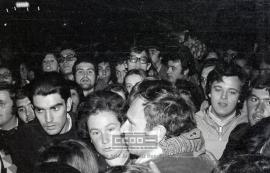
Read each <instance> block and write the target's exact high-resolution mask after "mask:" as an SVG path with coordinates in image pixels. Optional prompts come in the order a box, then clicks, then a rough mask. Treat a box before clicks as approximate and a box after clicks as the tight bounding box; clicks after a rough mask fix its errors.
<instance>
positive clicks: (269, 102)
mask: <svg viewBox="0 0 270 173" xmlns="http://www.w3.org/2000/svg"><path fill="white" fill-rule="evenodd" d="M247 110H248V118H249V122H250V124H251V125H252V126H253V125H254V124H256V123H257V122H258V121H260V120H261V119H263V118H266V117H269V116H270V95H269V91H267V90H266V89H255V88H254V89H252V91H251V95H250V97H249V98H248V100H247Z"/></svg>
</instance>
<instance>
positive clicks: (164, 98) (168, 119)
mask: <svg viewBox="0 0 270 173" xmlns="http://www.w3.org/2000/svg"><path fill="white" fill-rule="evenodd" d="M134 92H136V93H134V99H135V98H137V97H141V98H142V99H144V100H145V101H146V103H145V105H144V106H145V108H144V112H145V118H146V121H147V124H146V128H148V129H149V130H151V129H152V128H153V127H155V126H157V125H162V126H164V127H165V128H166V130H167V133H166V136H167V137H173V136H179V135H180V134H182V133H184V132H188V131H190V130H192V129H194V128H195V122H194V121H193V118H192V115H193V114H192V113H193V111H192V108H191V106H190V105H188V104H187V103H186V101H185V100H184V99H182V98H181V97H180V94H179V93H178V91H177V90H176V89H175V88H173V87H172V85H170V84H168V83H167V82H166V81H163V80H144V81H142V82H141V83H140V84H138V87H137V90H136V91H134Z"/></svg>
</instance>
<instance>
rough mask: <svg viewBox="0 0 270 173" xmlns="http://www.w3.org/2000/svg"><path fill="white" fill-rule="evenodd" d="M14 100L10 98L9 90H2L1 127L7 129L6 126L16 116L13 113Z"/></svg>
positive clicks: (0, 99)
mask: <svg viewBox="0 0 270 173" xmlns="http://www.w3.org/2000/svg"><path fill="white" fill-rule="evenodd" d="M12 107H13V101H12V99H11V98H10V94H9V92H8V91H5V90H1V91H0V128H3V129H5V126H6V125H7V124H8V123H9V122H10V120H11V119H12V118H13V117H14V116H15V115H14V114H13V113H12Z"/></svg>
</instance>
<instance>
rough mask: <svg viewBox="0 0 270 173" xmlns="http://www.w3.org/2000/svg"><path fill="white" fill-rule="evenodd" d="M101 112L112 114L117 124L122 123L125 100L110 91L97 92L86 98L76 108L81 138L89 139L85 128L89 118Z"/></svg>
mask: <svg viewBox="0 0 270 173" xmlns="http://www.w3.org/2000/svg"><path fill="white" fill-rule="evenodd" d="M102 111H109V112H112V113H114V115H115V116H116V118H117V119H118V120H119V122H120V123H122V122H123V118H124V112H125V100H124V99H123V98H122V97H121V96H120V95H118V94H116V93H114V92H111V91H97V92H94V93H92V94H90V95H89V96H87V98H86V99H85V101H84V102H82V103H81V104H80V106H79V108H78V115H80V117H79V119H80V122H79V134H80V135H81V136H82V137H83V138H89V134H88V128H87V121H88V119H89V117H90V116H93V115H96V114H98V113H99V112H102Z"/></svg>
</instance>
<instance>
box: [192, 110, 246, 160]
mask: <svg viewBox="0 0 270 173" xmlns="http://www.w3.org/2000/svg"><path fill="white" fill-rule="evenodd" d="M208 110H209V109H208ZM208 110H205V111H199V112H197V113H196V114H195V120H196V123H197V127H198V128H199V129H200V130H201V132H202V135H203V138H204V141H205V149H206V150H207V151H209V152H210V153H212V154H213V155H214V156H215V157H216V159H218V160H219V159H220V157H221V156H222V154H223V151H224V149H225V147H226V145H227V142H228V139H229V136H230V133H231V132H232V130H233V129H234V128H235V127H236V126H237V125H238V124H241V123H244V122H247V121H248V120H247V116H246V115H244V114H240V115H236V116H234V117H233V118H232V119H231V120H230V121H228V122H227V123H226V124H224V125H223V126H219V125H218V124H217V123H216V122H215V121H214V120H213V119H212V118H211V117H210V115H209V114H210V111H208Z"/></svg>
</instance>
